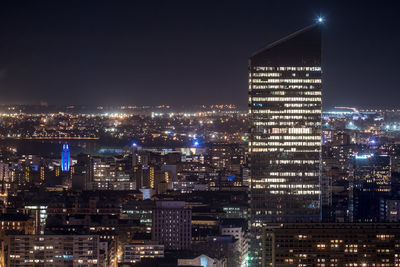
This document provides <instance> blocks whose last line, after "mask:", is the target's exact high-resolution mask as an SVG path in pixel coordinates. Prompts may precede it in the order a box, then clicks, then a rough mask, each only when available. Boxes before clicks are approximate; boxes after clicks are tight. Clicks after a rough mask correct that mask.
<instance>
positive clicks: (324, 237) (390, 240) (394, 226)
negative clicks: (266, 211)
mask: <svg viewBox="0 0 400 267" xmlns="http://www.w3.org/2000/svg"><path fill="white" fill-rule="evenodd" d="M399 227H400V225H399V224H398V223H297V224H293V223H289V224H276V225H269V226H266V227H265V228H264V234H263V247H264V250H265V251H271V253H270V254H268V253H266V255H265V258H264V262H265V264H264V265H263V266H274V267H286V266H287V267H289V266H320V267H323V266H324V267H331V266H332V267H342V266H366V267H369V266H399V264H400V228H399Z"/></svg>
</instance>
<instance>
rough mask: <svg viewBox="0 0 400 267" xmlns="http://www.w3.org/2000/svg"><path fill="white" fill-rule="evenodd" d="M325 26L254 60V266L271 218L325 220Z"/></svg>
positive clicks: (251, 150)
mask: <svg viewBox="0 0 400 267" xmlns="http://www.w3.org/2000/svg"><path fill="white" fill-rule="evenodd" d="M321 78H322V71H321V26H320V25H318V24H315V25H311V26H309V27H306V28H304V29H302V30H300V31H297V32H295V33H293V34H291V35H289V36H287V37H285V38H283V39H281V40H279V41H277V42H274V43H272V44H270V45H268V46H267V47H265V48H263V49H261V50H260V51H258V52H256V53H255V54H253V55H252V56H251V57H250V60H249V115H250V140H249V141H250V142H249V154H250V164H251V166H250V168H251V185H250V224H251V225H250V226H251V230H252V234H253V237H252V240H253V242H251V244H250V259H251V266H261V254H262V252H261V250H260V249H261V231H260V229H261V227H262V225H263V224H264V223H266V222H310V221H319V220H320V188H319V184H320V183H319V177H320V154H321V92H322V85H321Z"/></svg>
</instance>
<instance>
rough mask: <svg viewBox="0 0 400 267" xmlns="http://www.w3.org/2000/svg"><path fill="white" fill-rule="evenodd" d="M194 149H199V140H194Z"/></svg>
mask: <svg viewBox="0 0 400 267" xmlns="http://www.w3.org/2000/svg"><path fill="white" fill-rule="evenodd" d="M192 146H193V147H199V146H200V140H199V139H194V140H193V143H192Z"/></svg>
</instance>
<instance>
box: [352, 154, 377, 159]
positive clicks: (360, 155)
mask: <svg viewBox="0 0 400 267" xmlns="http://www.w3.org/2000/svg"><path fill="white" fill-rule="evenodd" d="M373 156H374V154H357V155H356V156H355V158H356V159H369V158H371V157H373Z"/></svg>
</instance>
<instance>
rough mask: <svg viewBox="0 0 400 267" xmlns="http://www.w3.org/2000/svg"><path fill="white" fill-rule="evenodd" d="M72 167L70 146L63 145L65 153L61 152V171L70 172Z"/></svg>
mask: <svg viewBox="0 0 400 267" xmlns="http://www.w3.org/2000/svg"><path fill="white" fill-rule="evenodd" d="M70 165H71V156H70V153H69V146H68V145H63V151H62V152H61V171H63V172H67V171H69V168H70Z"/></svg>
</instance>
